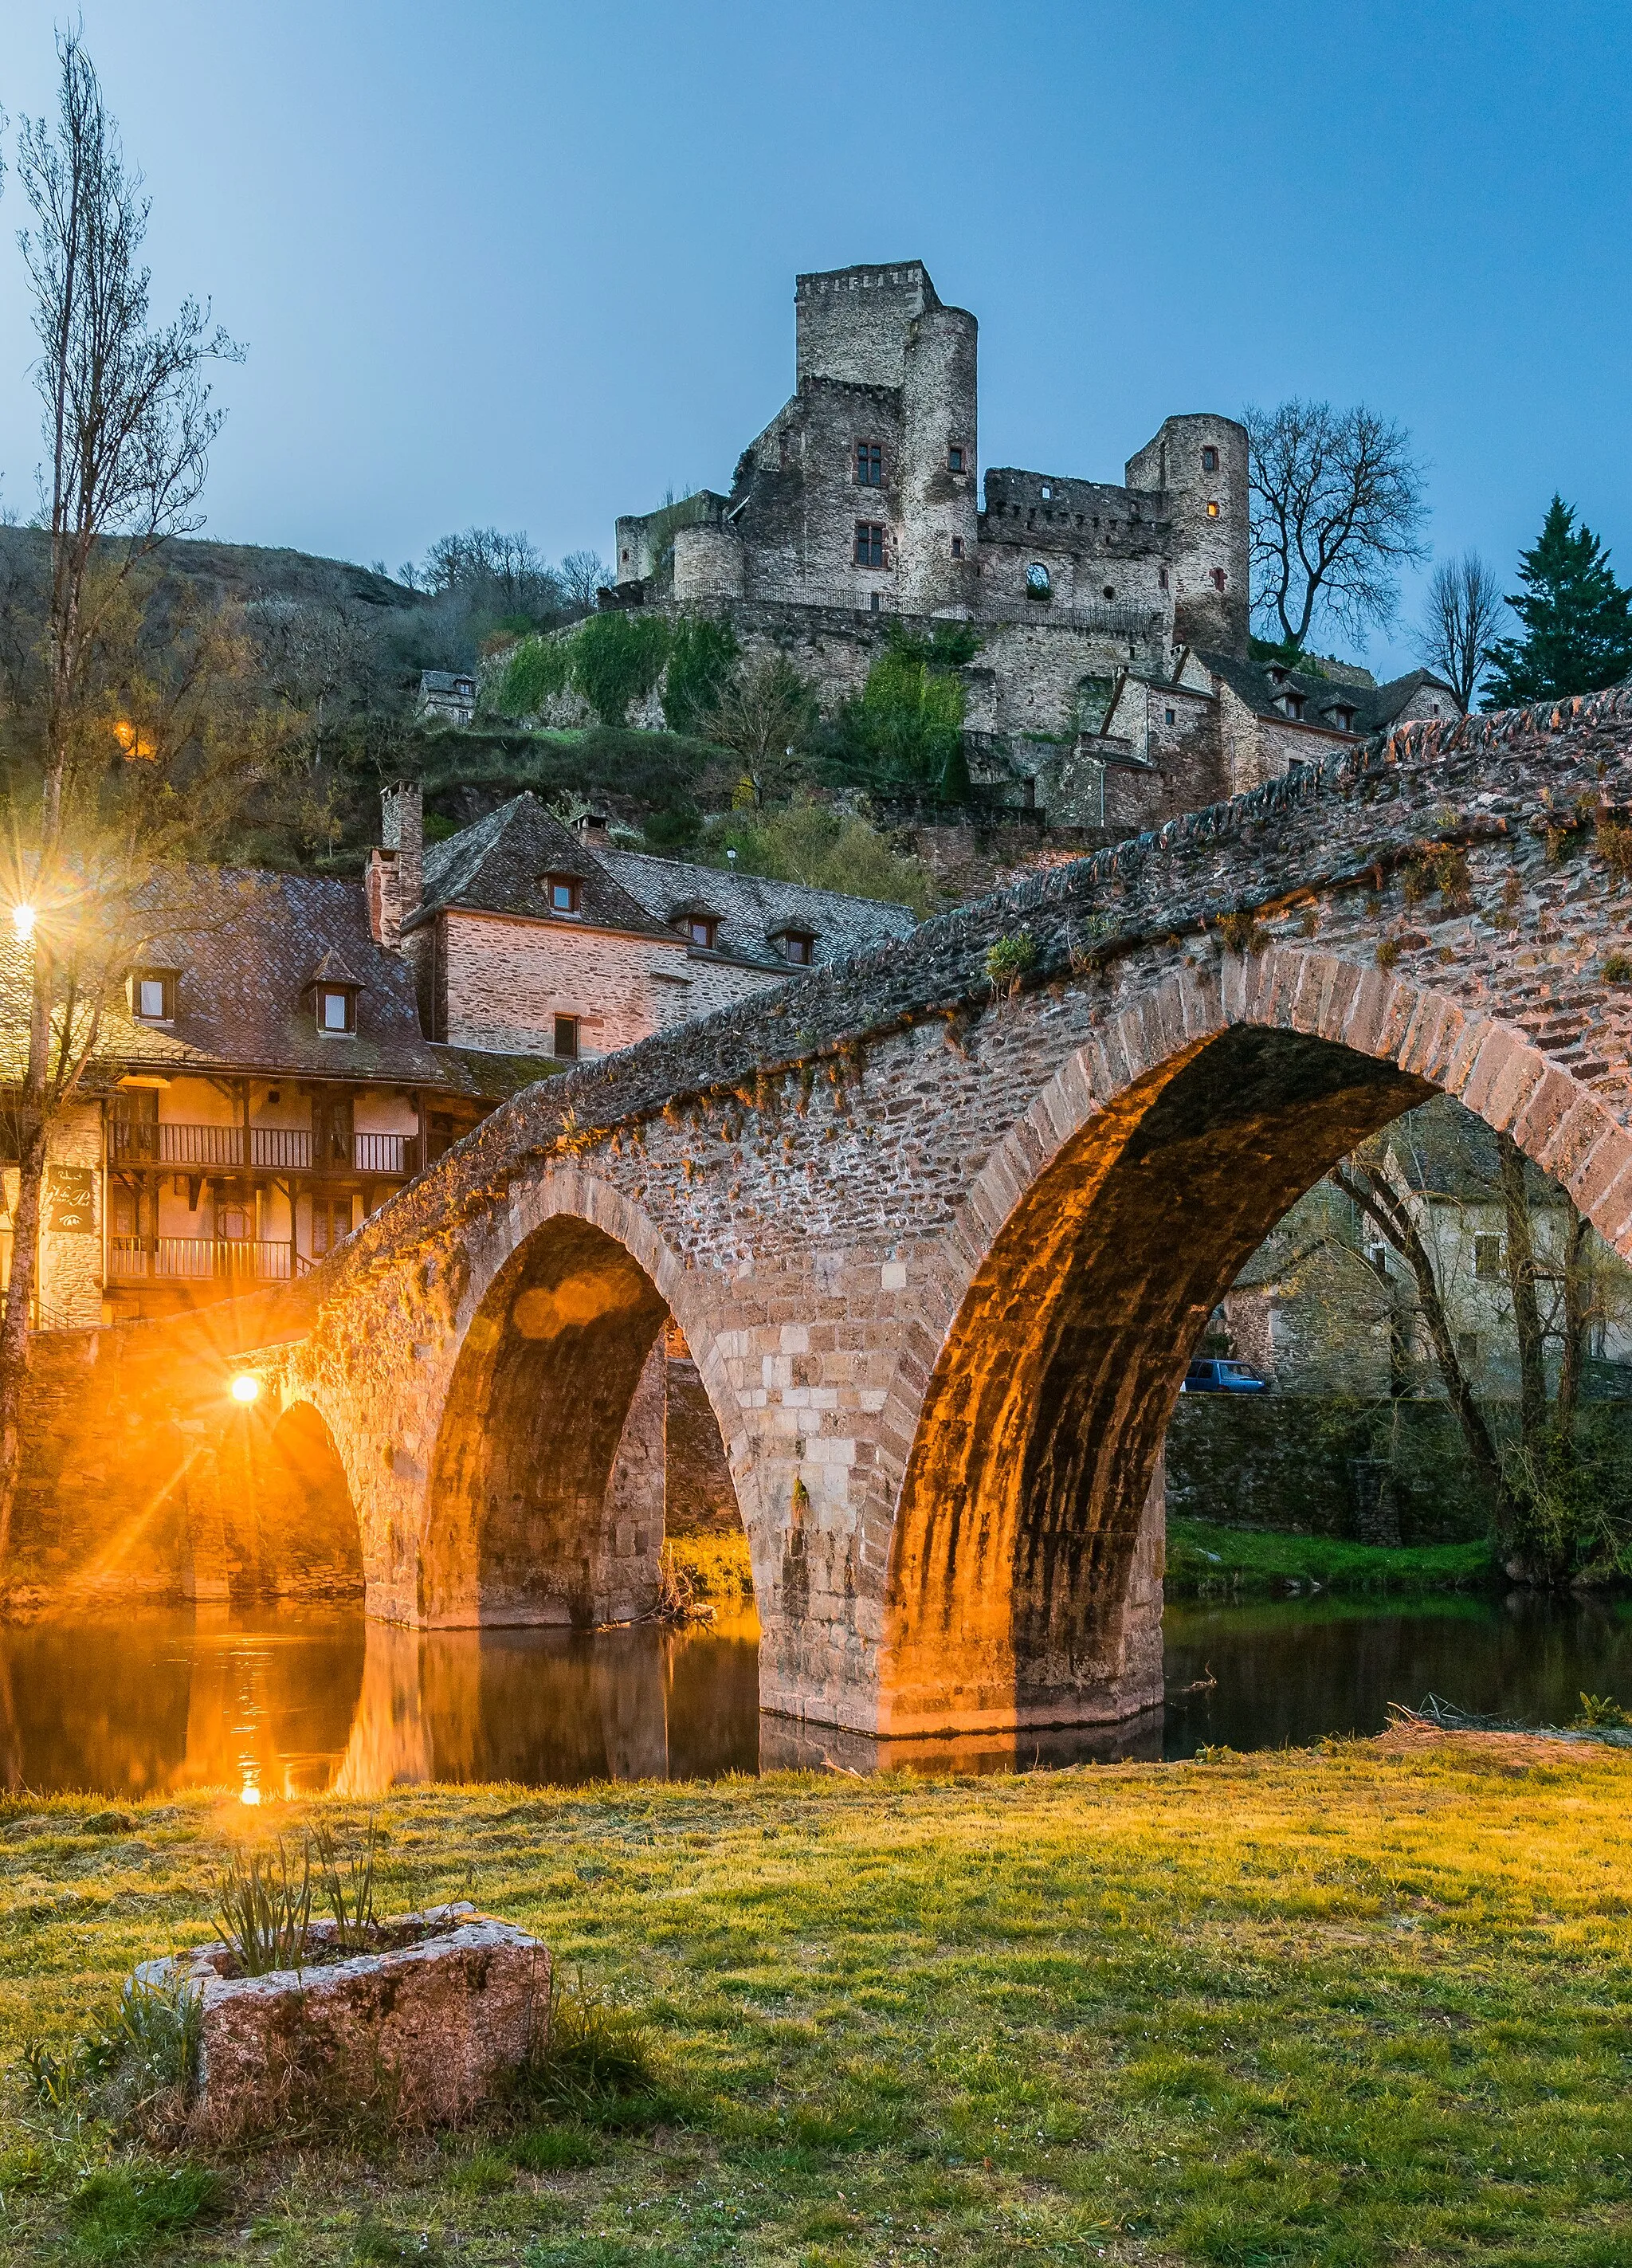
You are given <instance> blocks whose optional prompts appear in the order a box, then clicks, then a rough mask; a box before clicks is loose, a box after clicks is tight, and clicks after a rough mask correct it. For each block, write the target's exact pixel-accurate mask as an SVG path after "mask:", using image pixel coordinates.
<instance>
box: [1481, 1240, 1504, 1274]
mask: <svg viewBox="0 0 1632 2268" xmlns="http://www.w3.org/2000/svg"><path fill="white" fill-rule="evenodd" d="M1502 1272H1503V1253H1502V1239H1501V1238H1500V1237H1499V1236H1476V1237H1475V1238H1474V1275H1475V1276H1482V1277H1483V1278H1485V1279H1486V1281H1487V1282H1489V1279H1490V1278H1492V1277H1499V1276H1500V1275H1501V1274H1502Z"/></svg>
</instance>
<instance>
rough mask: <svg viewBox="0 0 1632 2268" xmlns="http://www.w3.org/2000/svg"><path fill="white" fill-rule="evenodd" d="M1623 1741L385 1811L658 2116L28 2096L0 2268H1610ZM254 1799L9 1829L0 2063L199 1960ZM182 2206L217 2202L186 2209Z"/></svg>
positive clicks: (441, 1884)
mask: <svg viewBox="0 0 1632 2268" xmlns="http://www.w3.org/2000/svg"><path fill="white" fill-rule="evenodd" d="M1629 1800H1632V1758H1628V1757H1626V1756H1620V1755H1616V1754H1614V1753H1613V1752H1608V1751H1597V1752H1592V1751H1585V1750H1582V1749H1562V1748H1560V1747H1558V1746H1556V1745H1549V1744H1547V1743H1545V1742H1530V1741H1524V1740H1509V1741H1503V1740H1487V1741H1482V1742H1479V1741H1468V1740H1460V1741H1458V1740H1453V1739H1448V1738H1445V1737H1442V1736H1437V1735H1417V1734H1391V1735H1389V1736H1387V1737H1386V1739H1385V1740H1383V1741H1380V1742H1356V1743H1348V1744H1342V1745H1337V1744H1328V1745H1327V1747H1326V1748H1325V1749H1323V1750H1321V1751H1319V1752H1316V1751H1289V1752H1285V1753H1282V1754H1276V1755H1268V1756H1254V1757H1246V1758H1233V1759H1228V1760H1224V1761H1220V1762H1216V1763H1209V1764H1201V1763H1197V1764H1171V1765H1166V1766H1161V1765H1128V1766H1115V1767H1106V1768H1099V1769H1094V1768H1084V1769H1081V1770H1078V1771H1065V1772H1040V1773H1037V1774H1034V1775H1032V1776H1029V1777H1027V1778H1018V1779H991V1780H980V1781H964V1782H953V1781H950V1780H938V1781H937V1780H913V1779H908V1778H895V1777H892V1778H881V1779H878V1780H875V1781H857V1780H854V1779H851V1778H841V1777H838V1776H834V1778H830V1779H827V1780H815V1779H812V1778H772V1779H767V1780H764V1781H759V1782H750V1781H732V1782H724V1783H721V1784H717V1785H715V1786H677V1787H666V1786H615V1787H606V1788H600V1789H596V1790H590V1791H584V1790H575V1791H563V1792H561V1793H536V1792H528V1791H524V1790H521V1789H518V1788H489V1789H474V1790H460V1791H450V1790H439V1789H425V1790H419V1789H415V1790H411V1791H409V1790H405V1791H403V1792H402V1793H400V1794H398V1795H395V1796H393V1798H392V1799H391V1800H389V1801H388V1802H386V1803H385V1804H383V1805H382V1806H380V1807H379V1813H378V1816H379V1818H380V1819H381V1820H382V1821H383V1823H385V1825H386V1829H387V1830H388V1832H389V1836H390V1842H389V1845H388V1852H387V1857H388V1860H389V1866H390V1870H391V1879H390V1881H389V1884H388V1891H389V1895H390V1896H391V1899H392V1901H393V1903H400V1904H416V1903H419V1902H421V1901H423V1900H427V1899H429V1898H431V1897H433V1896H437V1895H450V1894H453V1893H456V1892H459V1891H460V1890H462V1889H464V1888H465V1887H466V1885H467V1882H468V1883H469V1884H471V1885H472V1886H473V1887H474V1892H475V1895H476V1896H478V1897H479V1898H481V1899H482V1902H483V1903H484V1904H487V1905H489V1906H490V1907H491V1908H492V1909H493V1910H495V1911H497V1912H499V1913H502V1914H505V1915H509V1916H511V1917H513V1918H516V1919H518V1920H519V1921H522V1922H525V1923H526V1924H527V1925H529V1926H532V1927H533V1928H535V1929H537V1930H538V1931H540V1933H542V1934H543V1935H544V1936H545V1937H546V1938H547V1939H548V1941H549V1942H550V1944H551V1945H552V1946H553V1947H554V1948H555V1951H556V1954H557V1956H558V1958H559V1959H560V1960H561V1961H562V1962H564V1963H565V1964H566V1965H567V1967H568V1968H569V1969H571V1970H578V1971H580V1972H581V1974H582V1976H583V1977H584V1981H585V1982H586V1983H588V1984H592V1985H595V1986H597V1987H598V1988H599V1989H600V1990H602V1991H603V1992H606V1993H608V1994H610V1995H611V1996H612V1997H613V1998H614V1999H616V2000H618V2001H620V2002H622V2003H624V2004H627V2005H629V2006H633V2007H639V2008H640V2009H641V2010H642V2011H643V2013H644V2014H645V2016H646V2018H647V2020H648V2021H649V2023H650V2026H651V2031H652V2034H653V2036H654V2038H655V2041H656V2043H657V2051H658V2056H659V2058H660V2059H661V2063H662V2066H663V2069H664V2071H665V2074H666V2086H667V2090H668V2093H669V2096H670V2099H669V2101H668V2102H666V2103H662V2102H660V2103H658V2105H657V2106H656V2107H655V2108H654V2109H653V2110H651V2111H650V2112H649V2113H648V2117H647V2120H646V2122H645V2123H644V2124H643V2129H642V2131H636V2132H616V2131H606V2130H605V2129H604V2128H603V2127H600V2126H598V2125H596V2124H590V2125H587V2126H586V2125H582V2124H579V2125H573V2124H566V2125H558V2126H554V2127H551V2126H548V2125H542V2126H535V2127H533V2128H532V2129H529V2130H523V2131H519V2132H518V2131H516V2130H513V2129H511V2130H508V2131H506V2130H503V2129H500V2128H495V2129H494V2130H493V2131H492V2132H488V2133H485V2134H474V2135H463V2136H459V2137H456V2138H448V2139H444V2140H443V2141H441V2142H437V2141H434V2140H412V2141H408V2142H401V2143H385V2144H377V2145H375V2146H374V2147H357V2148H354V2149H349V2150H347V2149H341V2148H338V2147H327V2148H320V2147H312V2146H306V2147H300V2148H297V2149H292V2150H290V2149H286V2150H265V2151H262V2152H260V2153H259V2154H249V2155H245V2156H243V2157H241V2158H239V2159H237V2160H234V2161H228V2162H224V2163H223V2164H222V2165H221V2166H220V2167H218V2168H217V2169H215V2171H216V2173H217V2176H218V2183H219V2187H218V2191H217V2196H216V2199H215V2202H214V2203H213V2204H212V2203H211V2202H210V2192H211V2182H210V2170H211V2169H209V2168H207V2167H205V2168H200V2167H198V2166H197V2165H196V2164H190V2165H189V2164H187V2163H183V2164H182V2165H181V2166H180V2168H178V2167H177V2166H176V2164H175V2162H174V2161H165V2160H160V2159H154V2158H151V2157H146V2156H143V2154H140V2153H136V2154H131V2155H130V2156H129V2157H128V2158H126V2157H123V2156H122V2155H121V2154H120V2153H119V2152H118V2151H116V2150H113V2149H112V2148H111V2146H110V2144H109V2141H108V2139H107V2136H106V2134H105V2133H103V2132H101V2131H99V2130H98V2129H96V2128H94V2127H91V2126H88V2125H77V2124H73V2123H71V2122H62V2121H60V2120H55V2119H53V2118H52V2117H48V2116H47V2115H45V2114H42V2113H39V2112H33V2113H29V2112H27V2111H26V2110H25V2096H24V2092H23V2089H22V2088H21V2086H20V2084H19V2083H18V2081H17V2080H15V2079H14V2078H13V2079H11V2080H8V2081H7V2092H6V2110H5V2118H6V2132H5V2133H4V2137H0V2145H3V2147H0V2255H3V2257H4V2258H5V2259H7V2260H16V2261H29V2262H34V2261H40V2260H56V2259H59V2258H60V2259H63V2260H70V2261H72V2260H85V2259H113V2258H120V2259H125V2258H134V2257H143V2250H144V2249H145V2250H146V2252H147V2254H148V2256H149V2257H173V2258H178V2259H181V2260H185V2261H187V2262H189V2263H190V2262H204V2261H225V2260H229V2259H230V2260H232V2261H234V2262H239V2261H251V2262H259V2261H264V2262H267V2263H283V2262H290V2263H294V2262H353V2261H383V2260H393V2259H404V2260H408V2259H413V2260H423V2259H442V2260H445V2261H447V2262H454V2261H457V2262H459V2263H487V2262H496V2261H510V2262H518V2263H530V2264H535V2268H556V2264H559V2268H626V2264H630V2268H632V2264H635V2263H644V2262H653V2263H658V2262H661V2263H668V2262H692V2261H695V2262H737V2261H742V2262H776V2263H779V2264H783V2263H785V2264H787V2268H829V2264H831V2268H837V2264H846V2268H849V2264H855V2268H863V2264H868V2268H871V2264H874V2263H878V2262H884V2261H891V2262H896V2261H899V2262H934V2261H946V2262H957V2263H959V2264H975V2263H992V2264H996V2263H999V2262H1009V2261H1013V2260H1017V2259H1024V2260H1028V2261H1030V2260H1036V2261H1040V2262H1042V2261H1058V2262H1097V2261H1099V2260H1106V2261H1110V2262H1123V2263H1126V2262H1150V2263H1157V2262H1165V2263H1173V2262H1179V2261H1198V2262H1212V2263H1226V2264H1232V2268H1279V2264H1290V2263H1302V2262H1310V2263H1319V2264H1322V2268H1326V2264H1334V2268H1336V2264H1361V2263H1367V2264H1370V2263H1383V2262H1389V2263H1393V2262H1396V2261H1400V2260H1405V2259H1409V2260H1412V2261H1417V2260H1422V2261H1430V2260H1431V2261H1442V2260H1456V2261H1459V2262H1462V2261H1467V2262H1496V2261H1500V2262H1502V2263H1504V2264H1510V2268H1518V2264H1525V2268H1540V2264H1543V2263H1545V2264H1548V2268H1554V2264H1556V2268H1564V2264H1569V2268H1612V2264H1613V2268H1624V2264H1625V2263H1627V2262H1628V2260H1632V2092H1629V2091H1628V2077H1629V2076H1632V2024H1629V2019H1632V1899H1629V1897H1628V1892H1629V1891H1632V1872H1629V1867H1628V1861H1629V1859H1632V1831H1629V1829H1628V1818H1629V1816H1632V1813H1629V1810H1628V1804H1629ZM313 1814H321V1815H325V1816H327V1818H328V1819H329V1820H330V1821H331V1822H332V1823H334V1825H335V1827H336V1829H337V1830H344V1829H346V1828H348V1827H350V1826H356V1825H357V1824H359V1823H360V1822H361V1819H362V1816H363V1815H362V1813H361V1812H360V1811H359V1810H358V1809H357V1808H356V1807H351V1806H348V1805H346V1804H343V1803H341V1802H338V1801H334V1800H329V1801H327V1802H324V1803H322V1804H318V1805H312V1806H308V1807H305V1808H296V1807H287V1808H285V1807H276V1808H268V1809H267V1810H262V1811H261V1812H260V1813H258V1814H254V1815H250V1814H246V1812H244V1811H243V1810H242V1809H241V1808H238V1807H237V1806H229V1805H228V1804H226V1803H224V1802H223V1801H220V1800H213V1799H210V1798H200V1799H197V1800H185V1801H168V1802H162V1803H156V1804H153V1805H151V1806H147V1807H142V1806H136V1807H130V1808H127V1809H125V1810H124V1811H123V1812H115V1811H113V1810H110V1809H109V1808H107V1806H106V1805H105V1804H103V1803H96V1802H87V1801H85V1800H79V1801H74V1800H50V1801H40V1802H28V1801H26V1800H18V1799H16V1798H13V1799H11V1800H10V1801H9V1802H8V1803H7V1804H6V1805H5V1807H4V1810H3V1811H0V2058H4V2060H5V2061H6V2062H8V2063H11V2061H12V2059H13V2058H15V2057H16V2055H17V2053H18V2050H19V2048H20V2046H21V2043H22V2041H23V2039H24V2037H25V2036H26V2034H27V2033H28V2032H29V2031H30V2030H31V2029H38V2030H41V2031H43V2032H45V2033H46V2034H48V2036H53V2037H66V2036H67V2035H68V2034H69V2033H70V2031H71V2030H72V2029H74V2028H75V2027H76V2026H77V2023H79V2022H80V2021H83V2020H84V2018H85V2014H86V2013H87V2012H88V2011H89V2010H90V2008H91V2007H92V2006H93V2004H95V2003H96V2002H98V2001H99V2000H100V1999H104V1998H105V1996H106V1995H107V1994H108V1992H110V1991H111V1990H113V1989H114V1987H115V1986H116V1985H117V1983H118V1980H119V1979H120V1977H121V1975H122V1974H123V1973H124V1971H125V1970H127V1969H128V1968H129V1965H130V1963H131V1962H133V1961H135V1960H136V1958H138V1957H140V1956H141V1955H145V1954H149V1953H151V1952H153V1951H156V1950H158V1949H160V1948H165V1947H169V1946H172V1945H176V1944H181V1943H187V1942H189V1941H193V1940H197V1939H198V1938H200V1937H201V1936H202V1935H204V1934H207V1916H208V1914H209V1911H210V1902H211V1895H212V1886H213V1884H214V1882H215V1880H216V1877H217V1871H218V1869H219V1867H220V1866H221V1864H222V1862H223V1859H224V1854H225V1852H226V1851H227V1849H228V1847H229V1845H230V1843H232V1842H233V1841H236V1840H239V1838H242V1837H246V1836H250V1835H254V1836H256V1837H265V1836H268V1835H269V1834H270V1833H271V1832H273V1831H274V1830H275V1829H276V1827H277V1826H278V1825H280V1824H282V1825H283V1826H285V1827H288V1826H290V1825H292V1824H295V1823H298V1821H299V1820H301V1819H302V1818H305V1817H309V1816H311V1815H313ZM201 2205H202V2211H201V2210H200V2208H201Z"/></svg>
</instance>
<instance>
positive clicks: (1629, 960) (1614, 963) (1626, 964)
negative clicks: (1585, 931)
mask: <svg viewBox="0 0 1632 2268" xmlns="http://www.w3.org/2000/svg"><path fill="white" fill-rule="evenodd" d="M1600 967H1601V968H1602V971H1603V977H1604V982H1605V983H1606V984H1632V953H1622V952H1621V951H1620V950H1619V948H1617V949H1616V950H1615V951H1614V952H1613V953H1606V954H1605V955H1604V958H1603V961H1602V962H1601V963H1600Z"/></svg>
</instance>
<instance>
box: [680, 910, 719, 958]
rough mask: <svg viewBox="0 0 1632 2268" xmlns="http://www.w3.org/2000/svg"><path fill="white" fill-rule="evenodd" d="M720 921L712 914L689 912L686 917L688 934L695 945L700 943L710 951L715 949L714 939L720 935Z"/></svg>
mask: <svg viewBox="0 0 1632 2268" xmlns="http://www.w3.org/2000/svg"><path fill="white" fill-rule="evenodd" d="M719 927H720V925H719V923H718V922H717V920H716V919H715V917H714V916H713V915H712V914H687V917H686V934H687V937H688V938H689V939H691V941H692V943H693V944H694V945H700V946H703V947H704V949H705V950H706V951H707V952H709V953H712V952H713V950H714V940H715V939H716V938H717V936H718V935H719Z"/></svg>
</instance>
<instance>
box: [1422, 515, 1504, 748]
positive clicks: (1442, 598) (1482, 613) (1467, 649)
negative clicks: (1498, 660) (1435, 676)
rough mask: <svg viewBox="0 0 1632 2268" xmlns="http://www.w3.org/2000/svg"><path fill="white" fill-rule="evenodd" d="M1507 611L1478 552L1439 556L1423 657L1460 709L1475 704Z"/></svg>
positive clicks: (1426, 619)
mask: <svg viewBox="0 0 1632 2268" xmlns="http://www.w3.org/2000/svg"><path fill="white" fill-rule="evenodd" d="M1506 612H1507V604H1506V601H1505V600H1504V599H1503V596H1502V585H1500V583H1498V582H1497V580H1496V576H1495V575H1494V573H1493V572H1492V571H1491V570H1490V569H1489V567H1487V566H1486V564H1485V563H1484V561H1483V560H1482V559H1481V557H1480V556H1479V554H1478V553H1477V552H1476V551H1465V552H1464V553H1463V554H1462V556H1461V557H1460V558H1459V559H1442V560H1441V561H1440V563H1439V564H1438V566H1437V567H1436V568H1435V570H1434V573H1433V579H1432V581H1431V582H1430V584H1429V586H1428V606H1427V609H1426V612H1425V614H1424V615H1423V619H1422V659H1423V660H1424V662H1426V664H1427V665H1428V666H1429V668H1430V669H1436V670H1437V671H1438V673H1439V674H1440V675H1441V676H1442V677H1443V678H1444V679H1445V683H1446V684H1447V685H1448V686H1449V687H1450V688H1451V689H1452V692H1453V693H1454V694H1455V695H1456V697H1457V699H1458V700H1459V702H1460V703H1461V704H1462V706H1463V708H1464V709H1471V708H1472V707H1473V705H1474V694H1475V693H1476V692H1477V691H1478V690H1479V681H1480V679H1481V677H1482V676H1483V675H1484V674H1485V667H1486V665H1487V664H1488V663H1489V660H1490V659H1491V654H1492V651H1493V649H1494V647H1495V644H1496V632H1497V631H1498V630H1500V629H1501V627H1502V622H1503V616H1504V615H1505V614H1506Z"/></svg>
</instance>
